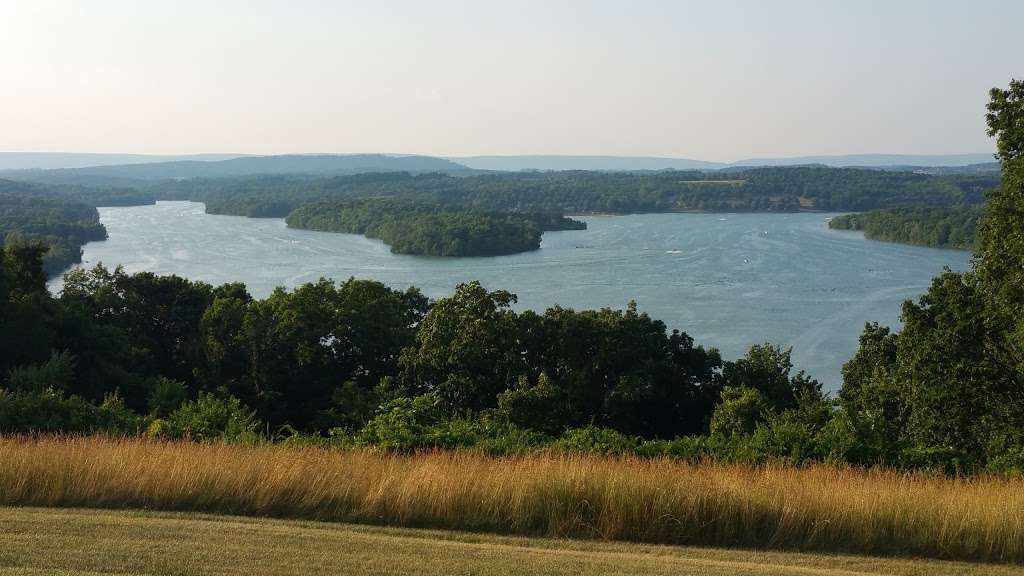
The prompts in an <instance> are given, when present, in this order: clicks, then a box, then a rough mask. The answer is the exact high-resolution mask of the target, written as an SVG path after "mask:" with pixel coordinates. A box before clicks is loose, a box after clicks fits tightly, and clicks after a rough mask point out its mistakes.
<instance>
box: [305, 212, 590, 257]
mask: <svg viewBox="0 0 1024 576" xmlns="http://www.w3.org/2000/svg"><path fill="white" fill-rule="evenodd" d="M286 221H287V223H288V225H289V226H291V227H293V228H305V229H309V230H320V231H324V232H347V233H350V234H364V235H366V236H367V237H369V238H378V239H380V240H383V241H384V243H385V244H387V245H389V246H391V251H392V252H395V253H397V254H417V255H422V256H497V255H501V254H515V253H517V252H526V251H529V250H536V249H538V248H540V239H541V234H542V233H543V232H545V231H548V230H581V229H584V228H586V224H585V223H583V222H579V221H577V220H572V219H570V218H565V217H564V216H562V215H561V214H522V213H512V212H505V213H501V212H483V211H479V210H468V209H453V208H446V207H443V206H441V205H437V204H429V203H422V202H410V201H405V200H400V199H379V198H375V199H367V200H353V201H348V202H341V203H323V202H320V203H315V204H307V205H304V206H301V207H299V208H297V209H295V210H293V211H292V212H291V213H290V214H288V217H287V219H286Z"/></svg>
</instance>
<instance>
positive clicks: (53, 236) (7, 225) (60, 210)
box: [0, 180, 107, 275]
mask: <svg viewBox="0 0 1024 576" xmlns="http://www.w3.org/2000/svg"><path fill="white" fill-rule="evenodd" d="M106 237H107V231H106V229H105V228H103V225H102V224H100V218H99V213H98V212H97V211H96V208H94V207H93V206H91V205H89V204H86V203H83V202H80V201H76V200H72V199H71V198H70V197H68V196H62V195H58V194H55V193H53V192H51V191H50V190H49V189H47V188H45V187H39V186H31V185H26V184H22V183H18V182H10V181H7V180H0V246H3V245H5V244H9V243H12V242H19V241H26V240H38V241H42V242H44V243H45V245H46V246H47V248H48V249H47V251H46V253H45V255H44V257H43V269H44V270H45V272H46V273H47V274H48V275H52V274H56V273H58V272H60V271H61V270H63V269H65V268H67V267H68V266H70V265H71V264H75V263H77V262H80V261H81V257H82V251H81V247H82V245H83V244H85V243H86V242H89V241H92V240H103V239H105V238H106Z"/></svg>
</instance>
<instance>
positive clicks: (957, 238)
mask: <svg viewBox="0 0 1024 576" xmlns="http://www.w3.org/2000/svg"><path fill="white" fill-rule="evenodd" d="M983 215H984V209H983V208H982V207H981V206H954V207H944V208H927V207H919V206H913V207H904V208H889V209H886V210H872V211H870V212H864V213H861V214H844V215H842V216H837V217H835V218H833V219H832V220H831V221H829V228H832V229H835V230H863V231H864V236H865V237H866V238H869V239H871V240H884V241H887V242H901V243H903V244H917V245H920V246H934V247H936V248H959V249H962V250H971V249H973V248H974V244H975V238H976V234H977V229H978V225H979V223H980V221H981V218H982V216H983Z"/></svg>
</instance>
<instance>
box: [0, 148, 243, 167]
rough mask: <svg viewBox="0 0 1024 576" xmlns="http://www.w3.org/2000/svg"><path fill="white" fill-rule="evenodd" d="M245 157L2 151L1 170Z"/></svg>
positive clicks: (200, 160) (227, 155)
mask: <svg viewBox="0 0 1024 576" xmlns="http://www.w3.org/2000/svg"><path fill="white" fill-rule="evenodd" d="M241 156H245V154H183V155H172V154H101V153H91V152H0V170H55V169H60V168H88V167H93V166H111V165H120V164H152V163H154V162H177V161H185V160H190V161H197V162H217V161H220V160H230V159H232V158H239V157H241Z"/></svg>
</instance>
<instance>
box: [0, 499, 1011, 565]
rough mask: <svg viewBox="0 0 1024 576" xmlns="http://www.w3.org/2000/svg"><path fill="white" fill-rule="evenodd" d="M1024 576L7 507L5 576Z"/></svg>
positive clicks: (1, 517) (0, 515) (0, 539)
mask: <svg viewBox="0 0 1024 576" xmlns="http://www.w3.org/2000/svg"><path fill="white" fill-rule="evenodd" d="M112 573H117V574H128V573H130V574H161V575H169V574H173V575H182V576H186V575H195V574H223V575H235V574H238V575H242V574H245V575H249V574H266V575H272V576H300V575H301V576H310V575H316V574H323V575H327V574H331V575H337V574H353V575H367V576H369V575H371V574H372V575H375V576H376V575H380V574H417V575H421V576H451V575H453V574H473V575H475V576H526V575H531V576H533V575H536V576H540V575H545V576H548V575H557V574H565V575H569V574H585V575H587V576H611V575H616V576H621V575H626V574H645V575H650V576H659V575H662V576H669V575H681V574H691V575H700V576H866V575H872V574H874V575H883V574H884V575H890V576H891V575H899V576H1021V575H1022V574H1024V569H1022V568H1020V567H1013V566H1007V565H992V564H968V563H963V562H948V561H941V560H919V559H914V560H910V559H893V558H884V559H883V558H871V557H865V556H843V555H834V554H805V553H794V552H764V551H748V550H721V549H714V548H689V547H678V546H672V547H668V546H653V545H649V544H626V543H608V542H586V541H580V540H555V539H536V538H522V537H509V536H494V535H484V534H472V533H465V532H449V531H439V530H416V529H409V528H381V527H370V526H356V525H352V524H338V523H331V524H326V523H320V522H310V521H296V520H276V519H265V518H260V519H257V518H244V517H238V516H211V515H205V514H195V513H180V512H148V511H147V512H140V511H99V510H81V509H53V508H2V507H0V576H7V575H15V574H17V575H22V576H24V575H27V574H33V575H34V574H48V575H49V574H73V575H75V576H83V575H86V574H112Z"/></svg>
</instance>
